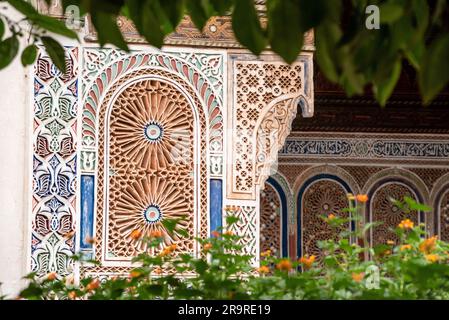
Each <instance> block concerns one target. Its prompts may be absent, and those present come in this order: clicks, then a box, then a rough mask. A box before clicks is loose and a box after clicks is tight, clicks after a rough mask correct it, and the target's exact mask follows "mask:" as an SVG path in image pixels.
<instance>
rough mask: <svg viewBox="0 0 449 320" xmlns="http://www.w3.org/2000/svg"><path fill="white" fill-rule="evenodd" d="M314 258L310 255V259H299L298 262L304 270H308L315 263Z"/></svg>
mask: <svg viewBox="0 0 449 320" xmlns="http://www.w3.org/2000/svg"><path fill="white" fill-rule="evenodd" d="M315 259H316V257H315V256H314V255H311V256H310V257H301V258H300V259H299V262H300V263H301V264H302V265H303V266H304V269H310V268H311V267H312V265H313V263H314V262H315Z"/></svg>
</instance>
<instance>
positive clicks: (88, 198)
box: [80, 175, 95, 251]
mask: <svg viewBox="0 0 449 320" xmlns="http://www.w3.org/2000/svg"><path fill="white" fill-rule="evenodd" d="M94 191H95V177H94V176H91V175H83V176H81V221H80V222H81V230H80V249H81V250H82V251H84V250H91V249H92V244H91V243H87V242H86V238H87V237H93V232H94Z"/></svg>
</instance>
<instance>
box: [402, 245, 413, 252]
mask: <svg viewBox="0 0 449 320" xmlns="http://www.w3.org/2000/svg"><path fill="white" fill-rule="evenodd" d="M399 250H401V251H405V250H412V246H411V245H410V244H404V245H402V246H401V247H400V249H399Z"/></svg>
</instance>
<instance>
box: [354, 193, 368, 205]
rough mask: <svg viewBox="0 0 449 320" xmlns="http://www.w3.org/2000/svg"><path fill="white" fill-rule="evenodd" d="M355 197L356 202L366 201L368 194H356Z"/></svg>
mask: <svg viewBox="0 0 449 320" xmlns="http://www.w3.org/2000/svg"><path fill="white" fill-rule="evenodd" d="M356 199H357V201H358V202H361V203H366V202H368V195H366V194H358V195H357V196H356Z"/></svg>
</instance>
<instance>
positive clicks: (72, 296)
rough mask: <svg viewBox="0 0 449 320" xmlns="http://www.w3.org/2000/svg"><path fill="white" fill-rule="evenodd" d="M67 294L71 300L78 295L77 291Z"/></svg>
mask: <svg viewBox="0 0 449 320" xmlns="http://www.w3.org/2000/svg"><path fill="white" fill-rule="evenodd" d="M67 296H68V297H69V299H70V300H75V299H76V297H77V295H76V291H70V292H69V293H68V295H67Z"/></svg>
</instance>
